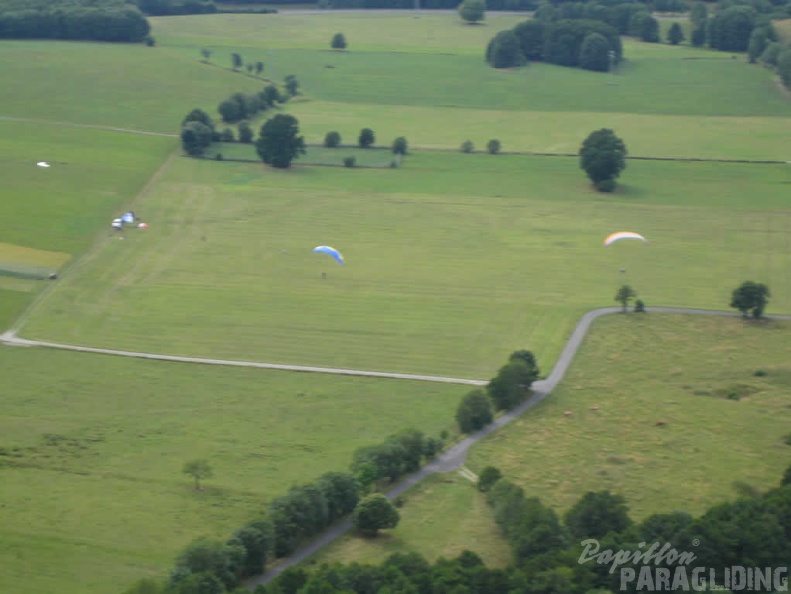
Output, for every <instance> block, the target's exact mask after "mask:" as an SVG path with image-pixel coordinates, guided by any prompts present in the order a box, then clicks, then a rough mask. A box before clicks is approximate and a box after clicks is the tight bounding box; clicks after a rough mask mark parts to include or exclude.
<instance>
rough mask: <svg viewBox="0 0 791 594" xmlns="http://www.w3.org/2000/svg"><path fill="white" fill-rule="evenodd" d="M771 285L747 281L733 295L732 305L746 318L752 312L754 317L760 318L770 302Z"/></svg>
mask: <svg viewBox="0 0 791 594" xmlns="http://www.w3.org/2000/svg"><path fill="white" fill-rule="evenodd" d="M769 297H771V295H770V294H769V287H767V286H766V285H765V284H763V283H756V282H754V281H745V282H743V283H742V284H741V285H740V286H739V287H738V288H737V289H734V291H733V294H732V295H731V307H733V308H735V309H738V310H739V311H740V312H742V315H743V316H744V317H745V318H746V317H747V314H748V313H750V314H751V315H752V316H753V317H754V318H760V317H761V316H762V315H763V313H764V309H766V305H767V304H768V303H769Z"/></svg>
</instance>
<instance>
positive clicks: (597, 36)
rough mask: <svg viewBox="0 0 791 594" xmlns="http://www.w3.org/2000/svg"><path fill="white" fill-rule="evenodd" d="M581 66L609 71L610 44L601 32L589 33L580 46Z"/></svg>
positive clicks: (599, 70) (587, 68) (586, 68)
mask: <svg viewBox="0 0 791 594" xmlns="http://www.w3.org/2000/svg"><path fill="white" fill-rule="evenodd" d="M579 62H580V68H584V69H585V70H594V71H597V72H607V71H608V70H609V69H610V44H609V43H608V42H607V39H606V38H605V37H604V35H602V34H601V33H588V34H587V35H586V36H585V39H584V40H583V41H582V47H581V48H580V60H579Z"/></svg>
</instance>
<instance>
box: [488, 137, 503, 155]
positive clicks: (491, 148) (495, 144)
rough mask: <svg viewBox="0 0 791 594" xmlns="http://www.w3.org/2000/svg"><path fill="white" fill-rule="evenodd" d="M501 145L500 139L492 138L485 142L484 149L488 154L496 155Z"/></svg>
mask: <svg viewBox="0 0 791 594" xmlns="http://www.w3.org/2000/svg"><path fill="white" fill-rule="evenodd" d="M501 146H502V145H501V144H500V141H499V140H497V139H496V138H493V139H492V140H490V141H489V142H487V143H486V151H487V152H488V153H489V154H490V155H496V154H497V153H499V152H500V147H501Z"/></svg>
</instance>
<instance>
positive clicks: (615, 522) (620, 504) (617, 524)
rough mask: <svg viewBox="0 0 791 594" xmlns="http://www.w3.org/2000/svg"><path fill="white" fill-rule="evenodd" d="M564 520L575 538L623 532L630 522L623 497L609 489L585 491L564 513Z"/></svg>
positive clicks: (599, 536)
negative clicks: (594, 491)
mask: <svg viewBox="0 0 791 594" xmlns="http://www.w3.org/2000/svg"><path fill="white" fill-rule="evenodd" d="M565 520H566V526H567V527H568V529H569V530H570V531H571V534H572V535H573V536H575V537H576V538H601V537H603V536H605V535H606V534H608V533H610V532H623V531H624V530H626V529H627V528H628V527H629V526H631V524H632V521H631V520H630V519H629V513H628V509H627V507H626V503H625V501H624V498H623V497H621V496H620V495H613V494H612V493H610V492H609V491H599V492H596V493H593V492H588V493H586V494H585V495H584V496H583V497H582V499H580V500H579V501H578V502H577V503H576V504H575V505H574V506H573V507H572V508H571V509H570V510H569V511H568V512H567V513H566V518H565Z"/></svg>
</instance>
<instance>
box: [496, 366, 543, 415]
mask: <svg viewBox="0 0 791 594" xmlns="http://www.w3.org/2000/svg"><path fill="white" fill-rule="evenodd" d="M535 377H536V370H535V369H533V368H531V367H530V366H528V365H527V364H526V363H525V362H524V361H521V360H513V361H510V362H509V363H507V364H506V365H504V366H503V367H501V368H500V370H499V371H498V372H497V375H496V376H495V377H494V378H493V379H492V380H491V381H490V382H489V384H488V385H487V386H486V391H487V393H488V394H489V397H490V398H491V399H492V402H493V403H494V408H495V409H497V410H511V409H512V408H514V407H515V406H517V405H518V404H520V403H521V402H523V401H524V400H525V398H526V397H527V393H528V390H529V389H530V386H531V385H532V384H533V381H534V379H535Z"/></svg>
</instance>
